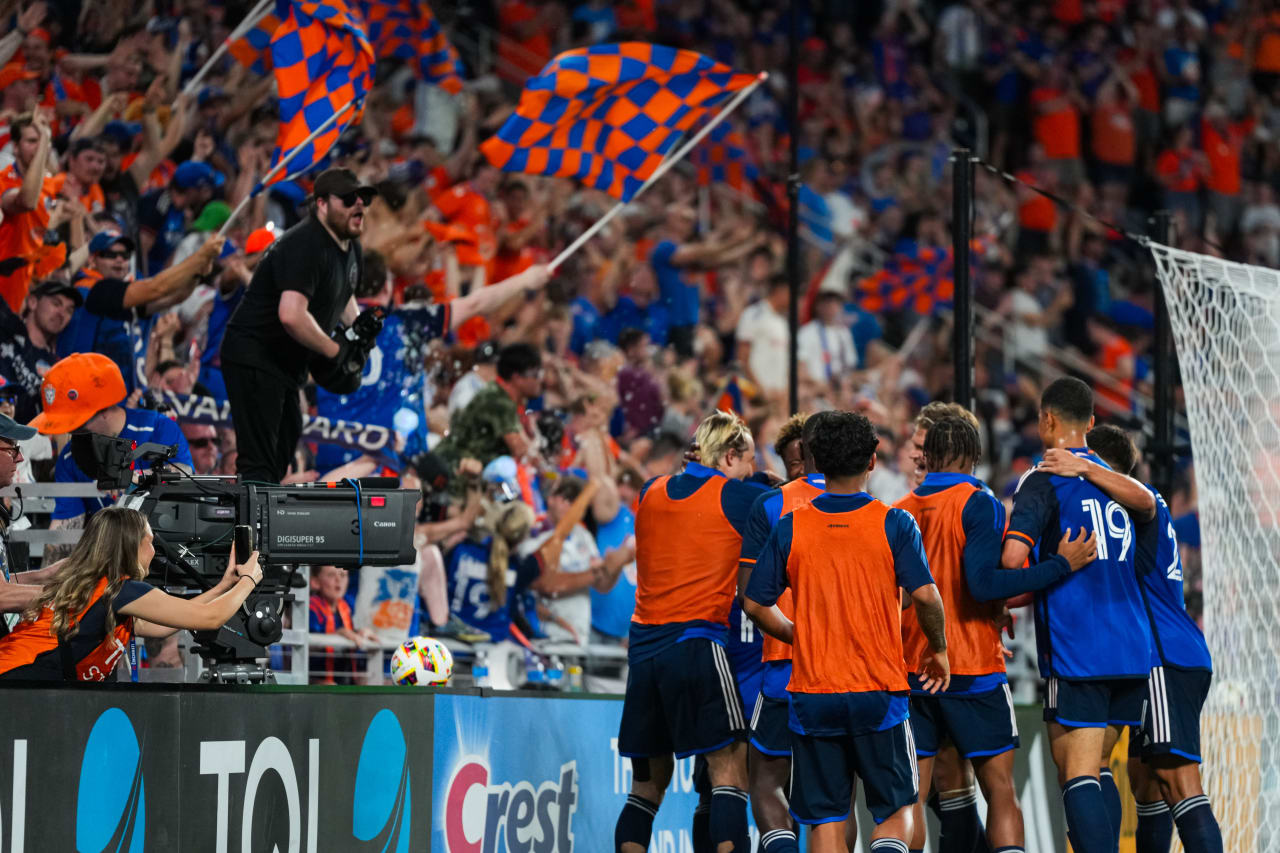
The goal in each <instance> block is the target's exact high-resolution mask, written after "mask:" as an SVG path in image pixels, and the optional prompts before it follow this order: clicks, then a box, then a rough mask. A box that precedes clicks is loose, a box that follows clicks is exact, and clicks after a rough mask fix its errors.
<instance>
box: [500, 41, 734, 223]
mask: <svg viewBox="0 0 1280 853" xmlns="http://www.w3.org/2000/svg"><path fill="white" fill-rule="evenodd" d="M755 80H756V77H755V76H754V75H751V74H740V73H738V72H736V71H734V70H733V69H732V68H730V67H729V66H727V65H724V64H722V63H719V62H715V61H714V60H711V59H708V58H707V57H705V56H702V55H701V54H698V53H695V52H693V51H690V50H679V49H676V48H671V47H664V46H661V45H654V44H646V43H643V42H623V43H621V44H602V45H595V46H592V47H586V48H578V49H576V50H570V51H567V52H565V53H562V54H560V55H559V56H557V57H556V58H555V59H553V60H551V62H549V63H548V64H547V66H546V67H545V68H543V69H542V72H541V73H540V74H538V75H537V76H535V77H531V78H530V79H529V81H528V82H527V83H525V88H524V92H523V93H522V94H521V96H520V103H519V105H518V106H517V107H516V111H515V113H514V114H513V115H512V116H511V117H510V118H508V119H507V121H506V123H505V124H503V126H502V128H501V129H500V130H499V131H498V133H497V134H496V135H495V136H493V137H492V138H491V139H489V140H487V141H486V142H485V143H484V144H483V145H481V146H480V150H481V151H482V152H484V155H485V157H487V158H488V159H489V162H490V163H492V164H493V165H494V166H496V167H498V168H500V169H503V170H505V171H508V172H524V173H526V174H532V175H554V176H558V177H568V178H577V179H578V180H581V181H582V182H583V183H584V184H586V185H588V186H591V187H595V188H596V189H599V190H603V191H604V192H607V193H609V194H610V195H612V196H613V197H614V198H617V199H620V200H622V201H630V200H631V198H632V196H634V195H635V193H636V191H637V190H639V189H640V187H641V186H643V184H644V182H645V180H646V179H647V178H648V177H649V176H650V175H652V174H653V173H654V171H655V170H656V169H657V168H658V166H659V164H661V163H662V160H663V158H664V157H665V156H666V155H667V154H668V153H669V152H670V151H671V149H672V148H673V147H674V146H675V144H676V143H677V142H678V141H679V140H680V138H681V137H682V136H683V135H684V134H685V133H686V132H687V131H689V130H690V129H692V128H693V127H695V126H696V125H697V124H698V123H699V122H700V121H701V120H702V119H703V117H704V116H706V115H707V114H708V112H710V111H711V110H713V109H714V108H716V107H718V106H720V105H721V104H722V103H723V102H724V101H725V100H726V99H727V97H728V96H729V95H731V94H732V93H734V92H736V91H738V90H740V89H744V88H746V87H747V86H750V85H751V84H752V83H753V82H754V81H755Z"/></svg>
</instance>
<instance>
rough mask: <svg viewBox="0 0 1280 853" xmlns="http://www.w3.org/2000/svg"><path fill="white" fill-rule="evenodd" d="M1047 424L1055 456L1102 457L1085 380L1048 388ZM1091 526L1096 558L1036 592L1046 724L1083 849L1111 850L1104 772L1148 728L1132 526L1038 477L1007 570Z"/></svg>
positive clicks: (1091, 493)
mask: <svg viewBox="0 0 1280 853" xmlns="http://www.w3.org/2000/svg"><path fill="white" fill-rule="evenodd" d="M1039 426H1040V438H1041V440H1042V441H1043V442H1044V445H1045V447H1046V448H1054V447H1063V448H1067V449H1070V450H1071V451H1073V452H1076V453H1080V454H1086V455H1088V456H1089V458H1096V457H1094V456H1093V455H1092V454H1090V453H1089V450H1088V448H1087V447H1086V446H1085V437H1084V436H1085V433H1086V432H1087V431H1088V430H1089V429H1091V428H1092V427H1093V391H1092V390H1090V388H1089V386H1088V385H1086V384H1084V383H1083V382H1081V381H1080V380H1079V379H1075V378H1073V377H1069V376H1068V377H1063V378H1061V379H1057V380H1054V381H1053V382H1052V383H1050V384H1049V386H1048V387H1047V388H1045V389H1044V392H1043V393H1042V394H1041V396H1040V423H1039ZM1080 527H1087V528H1089V529H1092V530H1093V531H1094V533H1095V534H1097V558H1096V559H1095V560H1094V561H1093V562H1092V563H1090V564H1089V565H1088V566H1086V567H1085V568H1084V569H1082V570H1081V571H1078V572H1074V573H1073V574H1072V575H1071V576H1070V577H1068V578H1064V579H1062V580H1060V581H1058V582H1057V583H1056V584H1053V585H1052V586H1050V587H1048V588H1046V589H1044V590H1042V591H1041V592H1038V593H1036V601H1035V622H1036V648H1037V652H1038V657H1039V662H1040V674H1041V675H1042V676H1043V677H1044V678H1046V679H1047V682H1048V683H1047V684H1046V695H1045V712H1044V716H1045V721H1046V722H1047V723H1048V724H1049V745H1050V750H1051V751H1052V753H1053V760H1054V763H1055V764H1057V765H1058V781H1059V783H1060V784H1061V785H1062V799H1063V804H1064V806H1065V810H1066V816H1067V829H1068V832H1069V833H1070V834H1071V838H1072V843H1073V846H1074V847H1075V849H1076V850H1078V851H1080V853H1111V851H1112V850H1113V849H1114V848H1115V838H1116V835H1115V829H1114V825H1113V821H1114V819H1113V818H1111V817H1110V808H1114V804H1113V805H1112V806H1111V807H1110V808H1109V807H1108V799H1111V798H1110V797H1109V796H1104V793H1103V788H1102V781H1101V780H1100V778H1099V773H1098V768H1099V767H1100V766H1101V765H1102V764H1104V763H1105V762H1106V758H1107V756H1108V755H1109V754H1110V751H1111V748H1112V747H1114V746H1115V743H1116V740H1118V739H1119V737H1120V727H1121V726H1126V725H1138V724H1139V722H1140V721H1141V719H1142V703H1143V700H1145V699H1146V696H1147V681H1146V679H1147V673H1148V671H1149V670H1150V665H1151V653H1152V652H1151V628H1150V625H1149V624H1148V622H1147V617H1146V612H1145V610H1144V608H1143V604H1142V593H1141V592H1140V591H1139V589H1138V577H1137V574H1136V572H1135V570H1134V557H1133V550H1134V549H1133V522H1132V520H1131V519H1130V517H1129V513H1128V512H1126V511H1125V508H1124V507H1123V506H1121V505H1120V504H1119V503H1117V502H1116V501H1114V500H1111V499H1110V498H1109V497H1108V496H1107V494H1106V493H1105V492H1103V491H1102V490H1101V489H1099V488H1098V487H1097V486H1095V485H1093V484H1092V483H1090V482H1088V481H1086V480H1081V479H1078V478H1066V477H1058V476H1054V475H1053V474H1049V473H1048V472H1046V471H1039V470H1035V469H1033V470H1031V471H1029V472H1028V473H1027V474H1026V475H1024V476H1023V478H1022V482H1021V483H1019V485H1018V490H1017V493H1016V494H1015V495H1014V499H1013V514H1012V516H1011V517H1010V519H1009V529H1008V531H1007V532H1006V534H1005V539H1004V549H1003V552H1002V554H1001V563H1002V565H1003V566H1004V567H1005V568H1006V569H1016V568H1018V567H1020V566H1022V565H1023V563H1024V562H1025V561H1026V559H1027V557H1028V556H1029V555H1031V554H1032V551H1033V549H1034V551H1035V555H1036V559H1038V560H1042V559H1044V558H1046V557H1047V556H1048V555H1050V554H1053V553H1056V551H1057V549H1058V541H1059V538H1060V537H1061V536H1062V534H1063V532H1064V531H1066V530H1068V529H1076V528H1080ZM1111 789H1112V790H1114V784H1113V785H1111ZM1107 793H1108V794H1109V793H1110V791H1108V792H1107Z"/></svg>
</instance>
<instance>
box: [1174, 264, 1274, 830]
mask: <svg viewBox="0 0 1280 853" xmlns="http://www.w3.org/2000/svg"><path fill="white" fill-rule="evenodd" d="M1150 248H1151V251H1152V253H1153V254H1154V255H1155V260H1156V267H1157V270H1158V273H1159V278H1160V283H1161V285H1162V286H1163V288H1164V293H1165V298H1166V301H1167V303H1168V306H1169V318H1170V322H1171V325H1172V328H1173V338H1174V342H1175V344H1176V346H1177V354H1178V366H1179V369H1180V371H1181V375H1182V388H1183V392H1184V395H1185V399H1186V409H1187V419H1188V422H1189V425H1190V429H1191V449H1192V459H1193V461H1194V465H1195V480H1196V486H1197V490H1198V493H1199V512H1200V529H1201V545H1202V548H1201V554H1202V563H1203V578H1204V628H1205V635H1206V637H1207V639H1208V641H1209V649H1210V651H1211V652H1212V653H1213V665H1214V676H1213V688H1212V690H1211V692H1210V694H1209V701H1208V702H1207V704H1206V705H1205V710H1204V717H1203V720H1202V723H1201V739H1202V749H1203V757H1204V766H1203V773H1204V778H1205V787H1206V793H1207V794H1208V795H1209V798H1210V800H1211V801H1212V803H1213V808H1214V811H1215V813H1216V814H1217V815H1218V820H1219V823H1220V824H1221V826H1222V834H1223V842H1224V849H1226V850H1237V851H1249V853H1252V851H1274V850H1278V849H1280V272H1277V271H1276V270H1271V269H1265V268H1263V267H1255V266H1249V265H1246V264H1238V263H1232V262H1229V261H1223V260H1220V259H1218V258H1212V257H1208V256H1205V255H1198V254H1194V253H1192V252H1184V251H1181V250H1178V249H1171V248H1169V247H1167V246H1162V245H1158V244H1152V245H1151V246H1150Z"/></svg>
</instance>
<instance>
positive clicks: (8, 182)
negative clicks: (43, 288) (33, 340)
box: [0, 110, 67, 314]
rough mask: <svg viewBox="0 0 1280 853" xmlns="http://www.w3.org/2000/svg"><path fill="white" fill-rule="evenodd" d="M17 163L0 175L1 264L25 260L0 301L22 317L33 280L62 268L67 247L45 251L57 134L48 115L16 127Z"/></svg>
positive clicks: (4, 282) (2, 283)
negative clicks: (50, 165)
mask: <svg viewBox="0 0 1280 853" xmlns="http://www.w3.org/2000/svg"><path fill="white" fill-rule="evenodd" d="M12 133H13V139H14V154H15V155H16V159H15V160H14V162H13V163H11V164H10V165H9V166H8V167H7V168H5V169H4V171H0V212H3V214H4V221H3V222H0V261H3V260H9V259H13V258H20V259H22V261H23V263H22V264H21V265H20V266H18V268H17V269H15V270H13V271H12V272H9V273H7V274H3V275H0V296H3V297H4V300H5V302H7V303H8V305H9V308H10V309H12V311H13V312H14V313H15V314H17V313H19V312H20V311H21V310H22V304H23V302H24V300H25V299H26V297H27V289H28V287H30V285H31V282H32V281H33V280H34V279H39V278H44V277H45V276H47V275H49V274H50V273H51V272H53V271H54V270H56V269H57V268H58V267H60V266H62V264H63V262H64V261H65V260H66V257H67V249H66V246H65V245H63V244H61V243H59V244H57V245H54V246H46V245H45V243H44V235H45V232H46V231H48V228H49V211H50V207H51V203H52V202H53V201H54V199H55V197H56V194H55V192H54V189H53V187H52V185H51V184H52V180H53V179H52V178H49V177H46V173H47V169H48V163H49V151H50V148H51V146H52V144H53V134H52V133H51V131H50V130H49V122H48V119H47V118H46V116H45V114H44V112H43V111H39V110H38V111H37V112H36V113H35V114H34V115H25V116H20V117H19V118H17V119H15V120H14V121H13V123H12Z"/></svg>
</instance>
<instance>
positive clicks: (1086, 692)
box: [1044, 678, 1147, 729]
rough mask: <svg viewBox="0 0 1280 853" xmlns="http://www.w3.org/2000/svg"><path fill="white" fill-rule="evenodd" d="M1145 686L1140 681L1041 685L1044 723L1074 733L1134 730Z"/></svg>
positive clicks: (1060, 681) (1053, 680)
mask: <svg viewBox="0 0 1280 853" xmlns="http://www.w3.org/2000/svg"><path fill="white" fill-rule="evenodd" d="M1146 701H1147V682H1146V681H1144V680H1143V679H1141V678H1112V679H1102V680H1099V681H1072V680H1069V679H1065V678H1050V679H1048V681H1046V682H1045V694H1044V719H1045V722H1047V723H1058V724H1059V725H1062V726H1067V727H1069V728H1076V729H1101V728H1105V727H1107V726H1109V725H1110V726H1136V725H1139V724H1140V723H1141V722H1142V705H1143V703H1144V702H1146Z"/></svg>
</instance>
